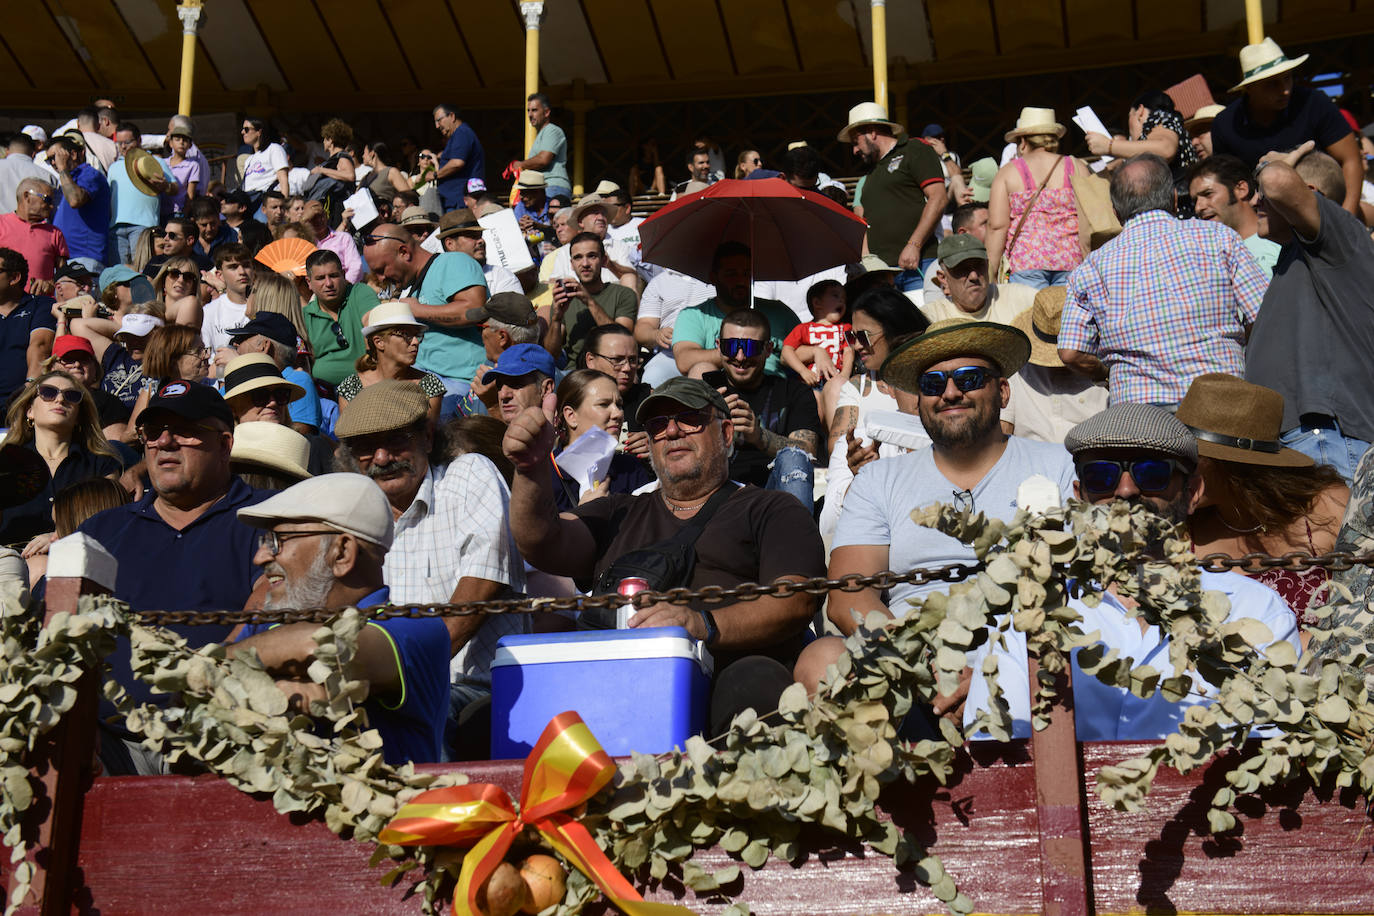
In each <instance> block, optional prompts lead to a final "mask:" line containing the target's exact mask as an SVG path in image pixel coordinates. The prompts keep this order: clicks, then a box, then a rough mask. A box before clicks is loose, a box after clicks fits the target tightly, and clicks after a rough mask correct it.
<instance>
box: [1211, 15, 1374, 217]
mask: <svg viewBox="0 0 1374 916" xmlns="http://www.w3.org/2000/svg"><path fill="white" fill-rule="evenodd" d="M1305 60H1307V55H1306V54H1304V55H1302V56H1301V57H1299V58H1297V59H1295V60H1290V59H1289V58H1288V57H1286V56H1284V53H1283V49H1281V48H1280V47H1279V46H1278V45H1277V44H1276V43H1275V42H1274V39H1272V38H1266V39H1264V41H1263V42H1261V43H1260V44H1257V45H1246V46H1245V47H1244V48H1242V49H1241V52H1240V68H1241V76H1242V79H1241V81H1240V82H1239V83H1238V84H1236V85H1235V86H1232V87H1231V91H1232V92H1240V93H1242V94H1241V97H1240V98H1238V99H1236V100H1235V101H1234V102H1232V103H1231V104H1230V105H1227V106H1226V110H1225V111H1223V112H1222V113H1221V114H1219V115H1217V117H1216V120H1215V121H1213V122H1212V154H1213V155H1221V154H1222V153H1230V154H1231V155H1233V156H1236V157H1239V158H1240V160H1241V161H1242V162H1244V163H1245V164H1246V165H1248V166H1251V167H1252V168H1253V167H1254V166H1255V164H1256V163H1258V162H1259V161H1260V159H1262V158H1263V157H1264V155H1265V154H1266V153H1269V152H1272V151H1278V152H1287V151H1288V150H1293V149H1296V148H1297V147H1299V146H1301V145H1302V144H1303V143H1305V142H1307V141H1308V140H1311V141H1312V142H1313V143H1315V144H1316V146H1317V148H1318V149H1322V150H1325V151H1326V152H1327V153H1328V154H1330V155H1331V157H1332V158H1334V159H1335V160H1336V161H1337V162H1339V163H1340V164H1341V172H1342V173H1343V174H1344V176H1345V196H1344V198H1343V199H1341V200H1338V201H1335V202H1336V203H1338V204H1340V205H1341V206H1342V207H1344V208H1345V209H1346V210H1349V211H1350V212H1351V213H1354V214H1355V215H1356V216H1359V215H1360V188H1361V185H1362V183H1363V181H1364V157H1363V156H1361V155H1360V146H1359V142H1358V141H1357V140H1356V138H1355V133H1354V131H1352V130H1351V129H1350V125H1349V124H1348V123H1346V120H1345V118H1344V117H1342V116H1341V113H1340V110H1339V109H1338V108H1336V106H1335V104H1334V103H1333V102H1332V101H1331V100H1330V99H1329V98H1327V96H1326V93H1324V92H1321V91H1320V90H1316V89H1309V88H1294V86H1293V74H1292V71H1293V70H1294V69H1296V68H1297V67H1299V66H1301V65H1302V63H1303V61H1305Z"/></svg>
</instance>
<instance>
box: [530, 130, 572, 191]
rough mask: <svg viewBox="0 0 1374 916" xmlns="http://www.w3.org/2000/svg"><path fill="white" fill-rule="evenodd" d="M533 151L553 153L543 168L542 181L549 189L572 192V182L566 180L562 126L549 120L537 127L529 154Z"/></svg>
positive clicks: (566, 142)
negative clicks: (550, 159) (546, 166)
mask: <svg viewBox="0 0 1374 916" xmlns="http://www.w3.org/2000/svg"><path fill="white" fill-rule="evenodd" d="M535 153H553V162H552V163H551V164H550V165H549V167H548V168H546V169H544V183H545V185H546V186H547V187H548V189H549V190H550V191H553V190H555V189H556V190H559V191H562V192H564V193H565V194H571V193H572V183H571V182H569V181H568V138H567V136H566V135H565V134H564V133H563V128H561V127H559V126H558V125H557V124H555V123H553V122H552V121H550V122H549V123H547V124H545V125H544V126H543V127H541V128H539V133H537V134H535V135H534V143H533V144H531V145H530V156H531V157H532V156H534V154H535Z"/></svg>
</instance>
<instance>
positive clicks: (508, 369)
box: [350, 343, 557, 409]
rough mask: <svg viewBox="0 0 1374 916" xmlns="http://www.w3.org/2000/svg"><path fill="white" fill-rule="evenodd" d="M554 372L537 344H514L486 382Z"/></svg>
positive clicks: (547, 356) (548, 374)
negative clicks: (534, 373)
mask: <svg viewBox="0 0 1374 916" xmlns="http://www.w3.org/2000/svg"><path fill="white" fill-rule="evenodd" d="M556 371H557V370H555V369H554V366H553V357H552V356H550V355H549V351H548V350H545V349H544V348H543V347H541V346H539V344H532V343H523V344H516V345H515V346H513V347H511V348H510V349H508V350H507V351H506V352H504V353H502V354H501V358H500V359H498V360H497V361H496V368H495V369H493V370H491V371H490V372H488V373H487V376H486V380H487V381H489V382H492V383H494V384H499V382H497V379H499V378H503V377H504V378H508V379H510V378H519V377H520V376H522V375H525V374H526V373H529V372H542V373H543V374H544V375H546V376H548V377H549V378H553V377H554V374H555V373H556ZM350 409H351V407H350Z"/></svg>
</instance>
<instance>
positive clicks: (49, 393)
mask: <svg viewBox="0 0 1374 916" xmlns="http://www.w3.org/2000/svg"><path fill="white" fill-rule="evenodd" d="M38 396H39V397H40V398H42V399H43V400H45V401H47V402H48V403H49V404H51V403H52V402H53V401H56V400H57V399H58V398H61V399H62V401H63V403H65V404H70V405H71V406H73V407H75V406H76V405H77V404H80V403H81V397H82V394H81V389H79V388H58V387H57V386H56V385H39V386H38Z"/></svg>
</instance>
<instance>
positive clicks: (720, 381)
mask: <svg viewBox="0 0 1374 916" xmlns="http://www.w3.org/2000/svg"><path fill="white" fill-rule="evenodd" d="M701 380H702V381H703V382H705V383H706V384H708V385H710V386H711V387H712V388H728V387H729V385H730V379H729V378H728V377H727V376H726V375H725V370H724V369H712V370H711V371H710V372H703V373H702V374H701Z"/></svg>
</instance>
